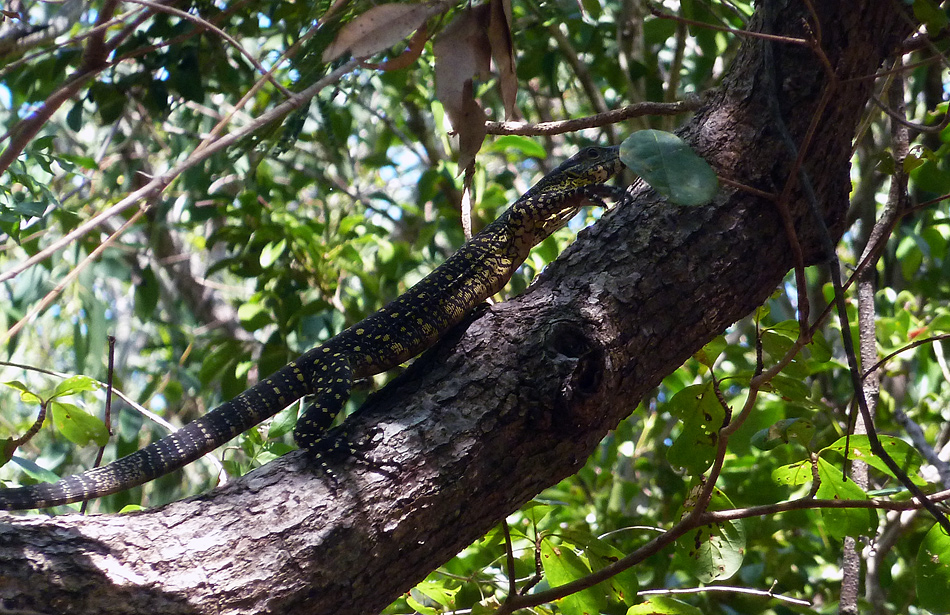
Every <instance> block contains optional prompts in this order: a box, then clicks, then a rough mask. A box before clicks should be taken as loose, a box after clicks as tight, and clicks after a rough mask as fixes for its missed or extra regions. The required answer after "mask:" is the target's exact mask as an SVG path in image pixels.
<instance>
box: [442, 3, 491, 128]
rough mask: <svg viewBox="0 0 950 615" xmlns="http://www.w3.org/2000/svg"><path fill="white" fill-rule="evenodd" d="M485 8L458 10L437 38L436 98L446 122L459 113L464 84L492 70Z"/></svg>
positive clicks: (486, 6)
mask: <svg viewBox="0 0 950 615" xmlns="http://www.w3.org/2000/svg"><path fill="white" fill-rule="evenodd" d="M489 11H490V8H489V6H488V5H481V6H476V7H474V8H471V9H467V10H464V11H461V12H460V13H459V16H458V17H456V18H455V19H454V20H453V21H452V23H450V24H449V25H448V27H446V28H445V31H444V32H442V34H441V35H439V38H438V40H436V41H435V44H434V45H433V47H432V50H433V52H434V53H435V95H436V97H437V98H438V99H439V100H440V101H442V105H443V106H445V110H446V113H448V114H449V119H452V123H453V124H455V120H454V118H453V115H461V113H462V89H463V88H464V86H465V82H466V81H471V80H472V79H473V78H475V77H476V76H478V75H485V74H487V73H488V70H489V68H491V45H490V43H489V42H488V35H487V30H488V21H489V19H490V17H491V16H490V13H489Z"/></svg>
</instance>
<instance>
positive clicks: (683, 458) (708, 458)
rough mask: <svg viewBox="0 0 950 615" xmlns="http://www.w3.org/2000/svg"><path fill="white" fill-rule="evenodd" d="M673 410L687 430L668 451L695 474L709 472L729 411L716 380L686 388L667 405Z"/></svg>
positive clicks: (671, 459)
mask: <svg viewBox="0 0 950 615" xmlns="http://www.w3.org/2000/svg"><path fill="white" fill-rule="evenodd" d="M667 409H668V410H669V412H670V413H671V414H672V415H673V416H675V417H677V418H678V419H680V420H681V421H682V422H683V431H682V432H681V433H680V435H679V437H677V438H676V440H675V441H674V442H673V445H672V446H670V449H669V450H668V451H667V453H666V458H667V461H669V462H670V464H672V465H674V466H677V467H680V468H683V469H685V470H686V471H687V472H688V473H689V474H690V475H691V476H698V475H700V474H702V473H703V472H705V471H706V470H707V469H708V468H709V466H710V465H712V462H713V459H715V456H716V444H717V443H718V441H719V429H720V428H721V427H722V422H723V420H724V419H725V411H724V410H723V407H722V404H720V403H719V399H717V398H716V392H715V391H714V390H713V387H712V383H706V384H697V385H693V386H689V387H686V388H685V389H683V390H682V391H680V392H679V393H677V394H676V395H674V396H673V398H672V399H671V400H670V401H669V403H668V404H667Z"/></svg>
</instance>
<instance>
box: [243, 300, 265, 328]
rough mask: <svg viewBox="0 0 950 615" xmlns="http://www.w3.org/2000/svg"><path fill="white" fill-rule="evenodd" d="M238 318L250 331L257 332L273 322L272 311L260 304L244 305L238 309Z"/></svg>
mask: <svg viewBox="0 0 950 615" xmlns="http://www.w3.org/2000/svg"><path fill="white" fill-rule="evenodd" d="M238 318H239V319H240V320H241V326H243V327H244V328H245V329H247V330H248V331H256V330H258V329H260V328H261V327H264V326H267V325H269V324H270V323H271V322H272V319H271V313H270V310H268V309H267V308H266V307H265V306H263V305H261V304H260V303H242V304H241V307H239V308H238Z"/></svg>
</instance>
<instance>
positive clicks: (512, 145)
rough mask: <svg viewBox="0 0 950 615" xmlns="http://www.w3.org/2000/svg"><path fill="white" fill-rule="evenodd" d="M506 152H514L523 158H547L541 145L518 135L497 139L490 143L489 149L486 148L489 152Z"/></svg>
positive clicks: (546, 153) (545, 151)
mask: <svg viewBox="0 0 950 615" xmlns="http://www.w3.org/2000/svg"><path fill="white" fill-rule="evenodd" d="M507 150H515V151H517V152H518V153H520V154H522V155H523V156H528V157H531V158H541V159H542V160H543V159H544V158H547V157H548V152H547V150H546V149H544V146H543V145H541V144H540V143H538V142H537V141H535V140H534V139H529V138H528V137H522V136H518V135H504V136H502V137H498V138H497V139H495V140H494V141H493V142H492V143H491V147H490V148H488V151H490V152H504V151H507Z"/></svg>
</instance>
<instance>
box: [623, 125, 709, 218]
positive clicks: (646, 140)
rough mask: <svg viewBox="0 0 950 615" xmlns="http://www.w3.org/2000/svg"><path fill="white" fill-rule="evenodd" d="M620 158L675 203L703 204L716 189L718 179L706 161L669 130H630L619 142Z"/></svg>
mask: <svg viewBox="0 0 950 615" xmlns="http://www.w3.org/2000/svg"><path fill="white" fill-rule="evenodd" d="M620 160H621V161H623V163H624V164H625V165H627V166H628V167H629V168H630V169H632V170H633V172H634V173H636V174H637V175H639V176H640V177H642V178H643V179H644V180H645V181H646V182H647V183H648V184H650V185H651V186H652V187H653V188H654V189H655V190H656V191H657V192H659V193H660V194H662V195H663V196H665V197H666V198H668V199H669V200H670V201H671V202H672V203H676V204H677V205H687V206H695V205H704V204H706V203H708V202H710V201H711V200H712V199H713V197H715V196H716V192H717V191H718V190H719V180H718V179H717V178H716V172H715V171H713V169H712V167H710V166H709V163H707V162H706V161H705V160H703V159H702V158H700V157H699V156H697V155H696V153H695V152H693V150H692V149H690V147H689V146H688V145H687V144H686V142H685V141H683V140H682V139H680V138H679V137H677V136H676V135H674V134H672V133H669V132H663V131H660V130H641V131H639V132H635V133H633V134H632V135H630V136H629V137H627V138H626V139H624V141H623V143H621V144H620Z"/></svg>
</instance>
